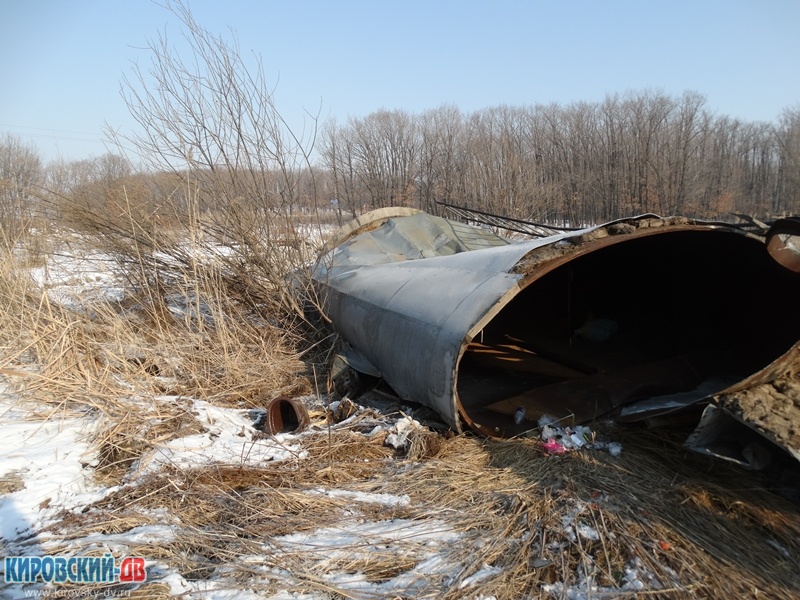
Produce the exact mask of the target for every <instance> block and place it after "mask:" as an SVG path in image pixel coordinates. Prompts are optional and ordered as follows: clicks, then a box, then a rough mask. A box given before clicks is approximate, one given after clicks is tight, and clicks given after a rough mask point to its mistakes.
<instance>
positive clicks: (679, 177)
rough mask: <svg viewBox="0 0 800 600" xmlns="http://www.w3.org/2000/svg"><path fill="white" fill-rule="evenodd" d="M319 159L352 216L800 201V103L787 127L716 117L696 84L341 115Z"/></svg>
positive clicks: (709, 212) (563, 212)
mask: <svg viewBox="0 0 800 600" xmlns="http://www.w3.org/2000/svg"><path fill="white" fill-rule="evenodd" d="M321 157H322V160H321V166H322V167H323V168H324V169H325V170H327V172H328V175H329V179H328V180H327V184H328V185H329V186H330V193H331V194H332V195H333V197H335V198H336V199H337V200H338V203H339V206H341V207H342V209H343V210H345V211H347V212H350V213H352V214H356V213H359V212H362V211H363V210H364V209H366V208H378V207H382V206H388V205H397V204H400V205H406V206H414V207H417V208H421V209H424V210H434V211H435V210H436V206H435V205H436V202H437V201H443V202H448V203H453V204H458V205H464V206H467V207H470V208H474V209H479V210H485V211H489V212H493V213H500V214H503V215H506V216H512V217H517V218H522V219H530V220H534V221H548V222H555V223H568V224H587V223H597V222H602V221H607V220H610V219H615V218H618V217H625V216H630V215H633V214H639V213H643V212H655V213H659V214H661V215H674V214H680V215H687V216H695V217H719V216H721V215H725V214H727V213H746V214H750V215H755V216H769V215H778V214H782V213H785V212H798V211H800V105H799V106H797V107H794V108H791V109H786V110H785V111H784V113H783V115H782V116H781V118H780V120H779V122H778V123H774V124H773V123H763V122H759V123H750V122H743V121H740V120H737V119H732V118H730V117H726V116H717V115H714V114H713V113H712V111H711V110H709V109H708V108H707V106H706V101H705V99H704V97H703V96H701V95H699V94H697V93H692V92H687V93H685V94H683V95H682V96H680V97H672V96H668V95H664V94H661V93H653V92H639V93H628V94H625V95H611V96H608V97H607V98H606V99H605V100H603V101H602V102H599V103H587V102H579V103H574V104H569V105H564V106H562V105H557V104H551V105H546V106H543V105H537V106H525V107H513V106H499V107H495V108H488V109H485V110H481V111H478V112H475V113H472V114H464V113H462V112H461V111H459V110H458V109H457V108H454V107H450V106H444V107H441V108H438V109H435V110H431V111H428V112H425V113H422V114H420V115H413V114H409V113H407V112H404V111H400V110H395V111H379V112H375V113H373V114H370V115H368V116H366V117H363V118H351V119H349V120H348V121H347V123H346V124H344V125H338V124H336V123H333V124H329V125H328V126H327V127H326V128H325V129H324V131H323V135H322V143H321Z"/></svg>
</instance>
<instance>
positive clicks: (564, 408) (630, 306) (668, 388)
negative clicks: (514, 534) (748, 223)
mask: <svg viewBox="0 0 800 600" xmlns="http://www.w3.org/2000/svg"><path fill="white" fill-rule="evenodd" d="M661 232H663V233H661ZM561 244H562V245H564V244H567V243H566V242H562V243H561ZM543 252H547V253H550V255H548V256H546V257H542V256H539V255H538V254H541V253H543ZM537 253H538V254H537ZM517 271H518V272H520V273H521V274H522V279H521V281H520V284H519V288H520V289H519V291H518V293H516V294H515V295H514V294H510V295H508V296H506V298H505V299H504V300H503V302H505V305H503V306H502V307H501V308H499V311H497V310H496V311H495V314H494V316H493V317H492V318H491V319H490V320H489V321H488V322H486V323H479V324H478V326H477V327H476V328H475V329H473V330H472V331H471V332H470V333H469V335H468V336H467V339H466V340H465V342H464V345H463V346H462V353H461V356H460V359H459V362H458V367H457V369H456V372H455V375H454V385H455V389H456V394H457V397H456V398H457V403H458V411H459V416H460V418H461V420H462V421H463V422H464V423H465V424H466V425H467V426H468V427H471V428H474V429H477V430H479V431H481V432H483V433H485V434H488V435H493V436H502V437H508V436H512V435H516V434H519V433H521V432H523V431H525V430H528V429H531V428H533V427H535V426H536V423H537V421H538V420H539V419H540V417H542V416H543V415H545V414H546V415H549V416H550V417H552V418H555V419H560V420H562V423H564V424H573V423H581V422H586V421H590V420H592V419H595V418H598V417H604V416H613V417H615V418H617V419H618V420H635V419H641V418H646V417H648V416H652V415H654V414H660V413H665V412H670V411H676V410H681V409H683V408H685V407H688V406H691V405H694V404H696V403H697V401H698V400H701V399H704V398H707V397H709V396H710V395H712V394H716V393H718V392H721V391H723V390H725V389H726V388H728V387H729V386H731V385H733V384H735V383H736V382H739V381H741V380H743V379H745V378H747V377H749V376H751V375H752V374H754V373H756V372H758V371H759V370H761V369H764V368H765V367H767V366H768V365H770V364H771V363H772V362H773V361H775V360H776V359H778V358H779V357H781V356H782V355H784V354H785V353H787V351H788V350H789V349H790V348H791V347H792V345H793V344H795V343H796V342H797V340H798V339H800V318H798V315H797V299H798V298H800V278H798V277H797V276H796V274H794V273H793V272H792V271H791V270H788V269H785V268H783V267H782V266H781V265H779V264H778V263H777V262H776V261H775V260H773V259H772V257H771V256H770V254H769V252H768V251H767V249H766V247H765V245H764V243H763V242H762V241H760V240H758V239H754V238H752V237H750V236H746V235H741V234H738V233H733V232H731V231H727V230H709V229H692V228H687V229H686V230H681V231H676V230H675V229H670V230H669V231H668V233H667V230H666V229H663V230H645V231H644V232H641V231H640V232H636V233H631V234H628V235H621V236H608V237H606V238H604V239H598V240H594V241H592V242H591V243H586V244H584V245H583V246H582V247H579V248H577V249H575V250H571V251H565V252H564V253H563V254H562V255H561V256H557V255H556V256H553V248H552V247H545V248H542V249H537V250H534V251H532V252H531V253H529V254H528V255H526V256H525V257H524V258H523V259H522V261H520V263H519V264H518V266H517ZM523 413H524V415H523ZM515 416H516V418H515Z"/></svg>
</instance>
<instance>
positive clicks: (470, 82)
mask: <svg viewBox="0 0 800 600" xmlns="http://www.w3.org/2000/svg"><path fill="white" fill-rule="evenodd" d="M187 3H188V6H189V7H190V9H191V11H192V13H193V15H194V17H195V19H196V20H197V22H198V23H199V24H200V25H202V26H203V27H205V28H207V29H209V30H211V31H212V32H215V33H221V34H226V35H229V34H230V32H231V31H233V32H235V34H236V36H237V37H238V40H239V45H240V48H241V50H242V53H250V52H254V53H256V54H259V55H261V57H262V59H263V62H264V66H265V71H266V74H267V76H268V78H269V79H270V80H273V81H276V82H277V90H276V102H277V105H278V108H279V110H280V112H281V114H282V115H283V116H284V117H285V118H287V119H288V120H289V121H290V123H299V122H300V121H301V119H302V116H303V112H304V109H308V110H311V111H312V112H315V111H316V110H317V109H318V108H320V107H321V110H322V116H323V117H330V116H333V117H336V119H337V120H339V121H340V122H343V121H345V120H346V119H347V117H348V116H355V117H363V116H366V115H367V114H369V113H370V112H372V111H375V110H378V109H381V108H386V109H404V110H406V111H409V112H412V113H418V112H422V111H425V110H427V109H432V108H436V107H438V106H440V105H442V104H454V105H456V106H458V107H459V108H461V109H462V110H463V111H465V112H472V111H475V110H479V109H481V108H487V107H491V106H496V105H499V104H509V105H515V106H522V105H531V104H536V103H545V104H547V103H551V102H558V103H562V104H566V103H570V102H574V101H580V100H585V101H589V102H596V101H600V100H602V99H603V97H605V95H606V94H609V93H614V92H620V93H622V92H625V91H628V90H645V89H653V90H658V91H662V92H664V93H667V94H670V95H676V96H677V95H680V94H682V93H683V92H684V91H686V90H692V91H696V92H699V93H701V94H703V95H704V96H705V97H706V98H707V101H708V103H707V106H708V107H709V108H710V109H712V110H713V111H715V112H716V113H717V114H725V115H729V116H731V117H735V118H739V119H743V120H747V121H759V120H760V121H775V120H777V118H778V116H779V115H780V113H781V111H782V110H783V109H784V108H787V107H790V106H797V105H799V104H800V0H592V1H590V0H547V1H545V0H528V1H524V0H513V1H511V0H492V1H489V0H486V1H481V2H478V1H473V0H461V1H455V0H448V1H445V0H392V1H389V0H365V1H352V0H336V1H333V0H261V1H249V2H246V1H243V0H226V1H222V0H213V1H212V0H188V2H187ZM159 31H162V32H163V31H166V33H167V36H168V37H169V38H170V39H172V40H175V41H176V42H178V41H179V38H180V33H181V28H180V26H179V23H178V21H177V19H176V18H175V17H174V16H173V15H172V14H170V13H169V11H167V10H166V9H164V8H163V7H161V6H159V5H158V4H156V3H153V2H151V1H150V0H113V1H112V0H102V1H101V0H60V1H59V0H0V133H3V132H11V133H13V134H16V135H18V136H20V137H21V138H23V139H24V140H25V141H29V142H33V143H35V144H36V146H37V148H38V149H39V152H40V154H41V155H42V156H43V158H44V159H45V160H50V159H54V158H57V157H62V158H64V159H67V160H73V159H79V158H87V157H89V156H98V155H100V154H103V153H104V152H105V151H106V147H105V146H104V144H103V139H104V133H103V131H104V126H105V124H106V123H108V124H109V125H111V126H113V127H115V128H120V129H121V130H123V131H130V130H131V129H132V128H133V127H134V123H133V121H132V120H131V118H130V116H129V115H128V111H127V107H126V106H125V104H124V102H123V101H122V99H121V97H120V95H119V88H120V80H121V78H122V77H123V75H125V74H128V75H130V74H131V69H132V63H133V62H135V61H138V62H139V63H140V64H141V65H143V66H146V64H147V62H148V60H149V54H148V53H147V52H146V51H145V50H144V49H143V47H144V46H145V45H146V42H147V40H148V39H152V38H154V37H156V36H157V35H158V33H159ZM178 51H179V52H180V48H178ZM296 126H297V125H295V127H296Z"/></svg>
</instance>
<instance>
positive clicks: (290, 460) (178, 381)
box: [0, 233, 800, 599]
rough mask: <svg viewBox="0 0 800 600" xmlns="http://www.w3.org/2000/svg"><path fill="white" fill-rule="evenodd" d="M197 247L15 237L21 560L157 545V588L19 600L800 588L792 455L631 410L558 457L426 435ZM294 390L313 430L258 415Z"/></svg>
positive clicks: (758, 592) (6, 417)
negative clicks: (719, 441) (743, 452)
mask: <svg viewBox="0 0 800 600" xmlns="http://www.w3.org/2000/svg"><path fill="white" fill-rule="evenodd" d="M67 242H69V243H67ZM183 243H184V245H182V246H173V247H170V249H169V250H168V251H165V252H164V253H163V254H161V255H160V256H158V257H157V259H158V261H157V264H156V267H158V269H161V270H160V271H159V276H158V277H149V278H148V277H143V278H142V279H139V280H138V281H137V280H135V279H134V277H133V276H132V273H133V274H135V273H136V269H137V268H138V269H139V270H140V273H141V271H142V270H143V269H148V268H155V267H154V263H152V262H149V261H144V260H143V261H141V262H138V263H129V262H126V261H121V260H120V256H119V255H114V253H113V252H110V251H109V250H110V249H109V246H108V240H107V239H102V238H97V239H95V238H92V237H89V236H79V237H76V236H73V235H72V234H67V233H62V234H61V235H60V237H56V236H51V237H50V238H49V239H48V243H47V244H46V245H41V247H40V248H39V249H38V250H37V251H36V252H32V251H31V250H30V248H31V247H30V246H27V247H26V246H25V245H24V244H23V245H18V246H15V247H14V248H10V249H8V251H7V253H6V256H5V260H4V263H3V271H2V279H0V283H2V286H3V287H2V290H0V293H2V318H3V327H2V337H3V356H2V364H1V365H0V369H2V371H1V373H2V378H3V393H2V400H1V402H2V408H0V414H2V420H0V428H1V430H2V434H3V436H4V438H5V439H6V440H7V444H6V446H5V448H4V449H3V450H2V452H1V453H0V494H2V496H1V497H0V498H1V499H0V523H1V524H2V527H1V528H0V533H1V534H2V547H3V554H4V555H5V556H24V555H37V556H42V555H51V556H58V555H61V556H92V555H95V556H101V555H102V554H103V553H104V552H111V553H112V554H113V555H114V556H115V557H116V558H117V559H118V560H121V559H122V558H123V557H125V556H141V557H144V558H145V560H146V572H147V580H146V581H145V582H142V583H130V584H119V583H108V584H106V585H104V586H87V584H79V583H72V584H69V585H68V586H67V587H63V586H62V587H61V588H58V586H55V585H54V584H42V583H39V584H35V585H22V584H8V583H6V584H4V589H3V591H2V592H0V594H2V597H7V598H18V597H25V593H26V591H30V590H31V589H39V590H53V591H55V590H56V589H59V590H61V591H62V592H66V591H67V590H72V591H75V590H81V591H82V592H87V591H89V590H91V593H92V594H94V595H96V596H98V597H99V596H102V595H103V594H104V593H105V594H109V593H111V592H112V591H113V592H114V593H118V594H123V593H124V594H127V593H130V597H139V598H161V597H169V596H176V595H181V596H183V597H204V598H233V597H236V598H243V597H244V598H247V597H253V598H255V597H260V598H264V597H266V598H281V599H283V598H286V599H288V598H303V599H324V598H426V597H429V598H434V597H435V598H475V599H479V598H480V599H488V598H498V599H500V598H509V599H511V598H620V597H631V598H633V597H642V598H645V597H647V598H650V597H661V598H690V597H692V598H694V597H715V598H731V597H769V598H793V597H796V596H797V595H798V594H800V577H799V576H798V574H797V572H796V569H795V565H796V564H797V563H798V559H800V508H799V507H798V503H797V498H796V497H795V498H794V499H792V498H791V497H787V495H789V496H790V495H791V493H792V492H793V491H794V492H796V489H797V480H796V479H792V478H793V477H796V472H793V471H792V469H791V468H790V467H791V464H787V465H775V466H774V467H773V468H772V469H770V470H768V471H766V472H762V473H748V472H745V471H741V470H739V469H737V468H735V467H732V466H727V465H725V464H724V463H722V462H720V461H715V460H712V459H709V458H706V457H702V456H699V455H696V454H693V453H690V452H688V451H686V450H685V449H683V448H682V447H681V445H680V443H681V441H682V439H683V438H682V437H681V435H682V434H681V432H680V431H674V430H673V431H660V430H648V429H646V428H642V427H627V428H626V427H621V426H616V425H613V424H610V423H598V424H595V425H593V430H594V432H595V434H596V436H597V439H605V440H610V441H614V442H617V443H618V444H620V445H621V447H622V452H621V453H616V452H615V453H614V454H611V453H609V452H608V451H607V450H604V449H600V447H598V449H588V448H582V449H580V450H575V451H572V452H568V453H565V454H563V455H550V454H548V453H547V452H546V451H545V449H543V447H542V444H541V443H540V442H539V441H538V440H537V439H536V438H525V439H514V440H509V441H503V442H500V441H490V440H486V439H482V438H478V437H474V436H471V435H462V436H455V435H452V434H451V433H449V432H446V431H441V430H431V429H428V428H427V427H425V426H424V425H423V424H422V423H425V422H426V419H425V417H426V416H427V415H426V414H425V411H422V410H420V409H419V407H414V406H409V405H404V404H398V403H392V402H387V401H386V400H385V395H383V394H382V393H381V392H380V390H376V392H374V393H373V394H367V396H366V397H365V398H364V399H361V400H360V402H361V403H362V404H361V405H355V404H351V403H349V401H347V400H344V401H338V400H336V401H334V399H333V397H332V396H331V394H330V392H329V390H328V386H327V384H326V373H325V365H326V360H327V358H328V357H329V349H330V348H332V343H333V341H334V340H333V339H332V338H328V337H326V336H327V335H328V334H327V333H325V330H324V329H319V330H316V331H309V330H307V329H305V330H304V329H303V328H302V327H300V325H297V326H286V325H285V324H286V323H290V324H291V320H289V321H287V320H286V319H285V318H284V319H283V320H282V321H278V320H274V319H273V320H271V319H270V318H269V314H270V313H269V312H268V311H265V312H262V313H259V312H258V311H257V310H253V307H254V306H256V304H250V305H248V304H247V302H246V301H244V300H243V298H245V295H244V294H242V295H241V296H240V295H237V290H236V289H235V288H232V287H230V286H228V285H227V284H226V280H225V276H224V274H221V269H217V268H212V267H211V266H210V265H214V264H217V265H219V264H223V265H224V264H227V263H225V261H226V260H228V258H229V257H230V256H231V253H226V252H227V251H224V252H223V251H221V252H216V253H214V252H211V251H210V248H211V247H212V246H211V245H202V244H200V243H199V242H198V241H197V240H196V239H195V241H194V242H192V241H191V240H190V241H189V242H183ZM192 243H194V244H195V245H194V246H192ZM187 248H188V250H187ZM112 249H113V248H112ZM217 250H219V248H217ZM232 254H235V251H232ZM189 255H191V256H195V257H197V256H202V257H203V259H202V260H198V261H195V262H192V261H185V260H182V259H185V258H186V257H187V256H189ZM128 256H130V255H128ZM151 257H152V255H151ZM220 257H222V258H220ZM178 259H181V260H178ZM217 261H222V262H221V263H219V262H217ZM131 264H133V265H134V269H132V270H131ZM154 273H155V271H154ZM167 273H169V274H170V275H171V277H165V275H166V274H167ZM177 274H180V275H181V276H180V277H178V276H176V275H177ZM145 280H146V281H149V282H150V283H151V284H152V285H151V286H150V287H147V286H143V285H142V283H141V282H142V281H145ZM156 283H158V284H159V285H164V286H165V287H164V288H158V287H157V286H156V285H155V284H156ZM155 290H158V292H157V293H155ZM264 298H265V299H266V298H267V294H266V293H265V295H264ZM270 310H277V309H276V308H274V307H273V308H271V309H270ZM304 331H305V333H303V332H304ZM309 339H310V340H312V342H313V340H314V339H317V340H319V341H318V342H316V344H308V341H309ZM309 346H310V348H309ZM278 395H289V396H292V397H297V398H300V399H301V400H302V402H304V403H305V404H306V406H307V407H308V409H309V411H310V414H311V420H312V422H311V426H310V427H309V428H308V429H306V430H305V431H303V432H300V433H281V434H277V435H267V434H265V433H263V432H262V431H259V430H257V429H256V428H255V427H254V426H253V423H254V418H255V417H256V416H257V414H258V409H263V407H264V406H265V405H266V403H267V401H268V400H270V399H271V398H274V397H276V396H278ZM370 398H373V399H374V400H376V403H375V404H371V403H370V402H369V400H370ZM377 401H380V402H377ZM406 415H408V416H406Z"/></svg>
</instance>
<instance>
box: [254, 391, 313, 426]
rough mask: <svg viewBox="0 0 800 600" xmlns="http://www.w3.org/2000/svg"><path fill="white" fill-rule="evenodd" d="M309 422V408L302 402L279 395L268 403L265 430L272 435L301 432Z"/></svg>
mask: <svg viewBox="0 0 800 600" xmlns="http://www.w3.org/2000/svg"><path fill="white" fill-rule="evenodd" d="M309 422H310V419H309V416H308V410H307V409H306V407H305V405H304V404H303V403H302V402H299V401H298V400H295V399H293V398H288V397H286V396H278V397H277V398H273V399H272V400H270V401H269V403H268V404H267V407H266V414H265V417H264V424H263V430H264V432H265V433H268V434H271V435H275V434H278V433H299V432H300V431H303V430H304V429H305V428H306V427H308V424H309Z"/></svg>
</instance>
